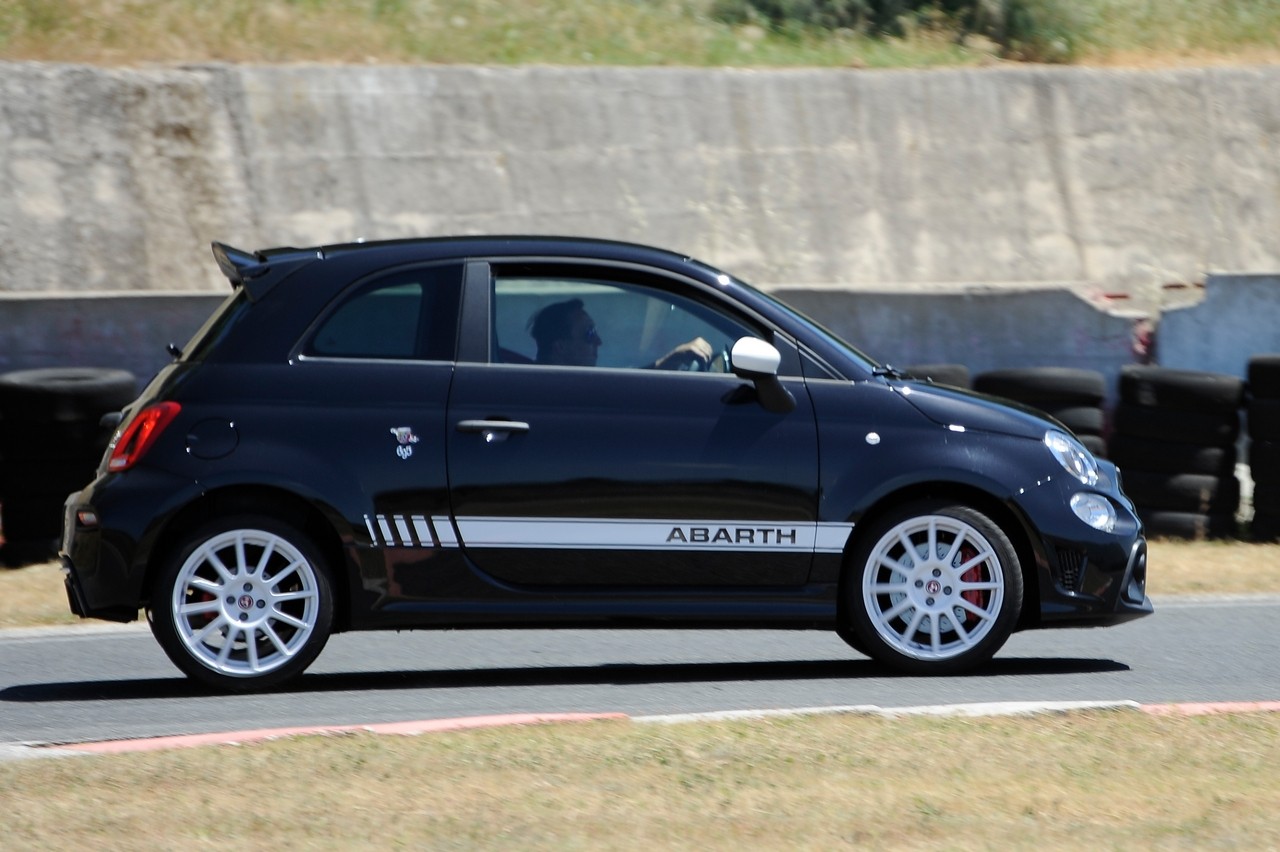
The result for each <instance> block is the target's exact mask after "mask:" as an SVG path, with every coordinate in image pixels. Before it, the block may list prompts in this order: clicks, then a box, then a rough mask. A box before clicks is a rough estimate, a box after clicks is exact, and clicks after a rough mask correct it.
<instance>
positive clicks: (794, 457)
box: [447, 262, 821, 587]
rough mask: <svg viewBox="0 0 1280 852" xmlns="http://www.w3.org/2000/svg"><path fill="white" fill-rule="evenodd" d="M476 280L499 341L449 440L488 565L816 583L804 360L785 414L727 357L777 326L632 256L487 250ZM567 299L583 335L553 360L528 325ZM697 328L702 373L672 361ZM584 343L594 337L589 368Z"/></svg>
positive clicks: (544, 581)
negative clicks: (493, 259) (524, 259)
mask: <svg viewBox="0 0 1280 852" xmlns="http://www.w3.org/2000/svg"><path fill="white" fill-rule="evenodd" d="M467 286H468V291H467V296H466V301H467V307H466V309H465V311H466V312H468V313H467V315H468V316H470V317H472V318H474V317H475V315H476V312H477V311H483V312H484V316H485V320H484V323H483V326H482V327H481V326H480V324H479V323H475V322H474V321H473V322H472V323H471V324H470V326H469V328H470V330H475V329H476V328H477V327H481V330H482V331H487V332H488V336H489V340H488V345H487V346H486V347H485V348H484V350H483V351H482V352H481V353H480V355H479V356H478V357H475V358H474V359H472V360H466V359H464V360H462V361H460V363H459V364H458V366H457V370H456V372H455V375H454V381H453V385H452V388H451V392H450V400H449V408H448V422H449V423H450V424H451V429H450V431H449V434H448V439H447V440H448V465H449V481H450V497H451V504H452V509H453V513H454V518H455V521H456V525H457V532H458V536H459V539H460V541H461V544H462V546H463V548H464V552H465V554H466V556H467V557H468V559H469V560H470V563H471V564H472V565H473V566H474V567H475V568H476V569H478V570H479V571H480V572H482V573H484V574H486V575H488V576H490V577H491V578H495V579H497V580H500V581H502V582H504V583H510V584H519V585H522V586H538V587H565V586H575V587H594V586H611V587H617V586H632V587H637V586H638V587H657V586H686V587H687V586H769V585H796V584H801V583H803V582H804V581H805V580H806V578H807V577H808V573H809V569H810V564H811V562H812V557H813V552H814V547H815V541H816V540H817V539H818V538H820V537H821V530H820V529H819V527H818V525H817V524H816V523H815V521H816V506H817V481H818V467H817V465H818V453H817V439H816V430H815V424H814V419H813V409H812V406H811V404H810V401H809V398H808V395H807V393H806V391H805V387H804V382H803V380H802V379H801V378H800V376H799V369H798V366H796V367H795V368H794V369H793V370H792V371H791V373H790V374H789V375H783V376H782V383H783V385H784V386H785V387H787V389H788V390H790V391H791V393H792V395H793V396H794V397H795V400H796V405H795V408H794V410H791V411H789V412H785V413H777V412H771V411H768V410H766V409H765V408H764V407H763V406H762V405H761V404H760V403H759V402H758V401H757V400H756V399H755V395H754V393H753V392H752V391H751V384H750V383H749V382H746V381H745V380H744V379H742V378H739V377H737V376H735V375H733V374H732V373H730V372H727V371H726V367H727V355H728V349H729V348H730V347H731V346H732V344H733V342H734V341H735V340H736V339H738V338H740V337H743V336H761V337H768V336H769V334H770V333H769V330H768V329H767V328H765V327H763V326H761V325H759V324H757V323H756V322H753V321H752V320H751V318H749V317H747V316H745V315H743V314H739V313H736V312H735V311H734V310H733V309H732V308H731V306H729V305H726V304H723V303H718V302H717V301H716V300H715V298H713V294H709V293H705V292H701V291H699V290H698V289H697V288H696V287H695V286H694V285H693V284H692V283H691V282H686V281H684V280H682V279H678V278H674V277H671V276H667V275H663V274H658V273H644V272H637V271H636V270H634V269H621V268H618V269H614V268H610V267H603V266H600V267H584V266H578V265H566V264H563V263H554V262H546V263H522V264H519V265H515V264H508V265H503V264H501V263H493V264H483V263H481V264H474V265H473V266H472V268H471V269H470V270H469V273H468V284H467ZM574 303H576V307H572V306H573V304H574ZM566 304H568V305H570V306H571V308H572V309H571V310H569V313H572V314H573V317H574V321H575V322H576V327H575V328H574V329H572V334H573V336H574V339H573V340H572V341H570V342H569V343H567V344H566V345H565V346H564V347H561V348H560V349H559V350H558V355H559V356H561V357H560V358H559V359H555V358H552V357H550V355H551V354H553V353H548V352H540V351H539V349H540V348H543V347H541V346H540V344H539V343H538V342H536V341H535V340H534V339H533V337H532V335H533V334H534V333H537V332H545V329H541V328H540V327H539V323H541V324H543V325H545V324H546V317H547V316H548V313H547V312H548V311H551V312H552V313H554V312H556V311H560V312H561V313H565V311H566V307H565V306H566ZM584 313H585V314H586V319H585V320H584V319H583V316H582V314H584ZM561 319H564V317H561ZM571 324H572V323H571ZM698 340H702V341H705V343H706V344H709V349H710V353H711V355H712V357H711V358H710V359H709V361H708V363H702V361H701V360H700V359H699V361H698V363H697V364H693V363H688V364H684V366H686V367H698V368H700V369H675V366H676V364H677V363H678V362H681V361H682V358H678V357H677V358H673V359H667V360H666V361H664V360H663V359H664V356H665V355H667V354H669V353H672V352H676V351H678V350H679V349H680V347H681V346H682V345H684V344H689V343H690V342H696V341H698ZM544 342H545V341H544ZM777 342H778V343H780V344H782V345H784V346H785V345H786V343H785V341H781V340H779V341H777ZM574 347H578V351H579V354H580V353H581V352H584V351H586V350H590V349H592V348H594V350H595V355H596V359H595V363H594V365H590V364H585V363H579V362H576V361H575V357H576V356H573V353H571V352H569V351H568V350H571V349H574ZM702 351H703V354H706V351H707V348H706V347H703V350H702ZM578 360H579V361H580V360H581V359H578ZM683 360H688V359H687V358H685V359H683ZM551 361H556V362H554V363H553V362H551ZM567 362H573V363H567Z"/></svg>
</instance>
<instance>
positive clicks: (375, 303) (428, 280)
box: [303, 266, 461, 361]
mask: <svg viewBox="0 0 1280 852" xmlns="http://www.w3.org/2000/svg"><path fill="white" fill-rule="evenodd" d="M460 281H461V269H460V268H459V267H457V266H448V267H429V268H423V269H414V270H409V271H402V272H397V273H394V274H392V275H388V276H384V277H382V278H378V279H377V280H375V281H373V282H370V283H366V284H363V285H360V286H359V287H357V288H356V289H355V290H354V291H350V292H348V293H347V294H344V296H343V297H341V301H340V302H339V304H338V306H337V307H336V308H334V309H333V310H332V311H330V312H329V314H328V315H327V316H325V317H324V318H323V319H322V320H321V321H320V323H319V325H318V327H317V328H316V330H315V332H314V333H313V334H312V335H311V338H310V340H308V342H307V345H306V346H305V347H304V350H303V352H304V354H306V355H309V356H312V357H318V358H375V359H415V360H428V361H448V360H452V359H453V352H454V338H455V336H456V333H457V321H458V293H459V287H460Z"/></svg>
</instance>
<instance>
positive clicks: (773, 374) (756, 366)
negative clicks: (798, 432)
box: [729, 337, 796, 414]
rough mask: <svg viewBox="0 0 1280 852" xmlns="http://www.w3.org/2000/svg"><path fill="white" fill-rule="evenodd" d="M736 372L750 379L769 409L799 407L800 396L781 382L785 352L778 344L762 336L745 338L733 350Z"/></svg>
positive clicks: (778, 410)
mask: <svg viewBox="0 0 1280 852" xmlns="http://www.w3.org/2000/svg"><path fill="white" fill-rule="evenodd" d="M729 363H730V364H731V365H732V367H733V374H734V375H735V376H739V377H741V378H743V379H746V380H748V381H750V382H751V383H752V384H753V385H755V388H756V397H757V398H758V399H759V401H760V405H762V406H763V407H764V409H765V410H766V411H772V412H774V413H775V414H786V413H787V412H788V411H791V410H793V409H794V408H795V407H796V398H795V397H794V396H792V395H791V391H789V390H787V389H786V388H784V387H783V386H782V382H780V381H778V366H779V365H780V364H782V354H781V353H779V352H778V349H777V347H775V346H774V345H773V344H771V343H767V342H765V341H763V340H761V339H760V338H758V337H741V338H739V339H738V341H737V342H736V343H734V344H733V349H732V350H730V352H729Z"/></svg>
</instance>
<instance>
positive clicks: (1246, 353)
mask: <svg viewBox="0 0 1280 852" xmlns="http://www.w3.org/2000/svg"><path fill="white" fill-rule="evenodd" d="M1274 236H1275V237H1276V239H1277V240H1280V234H1277V235H1274ZM1277 353H1280V275H1217V276H1213V277H1211V278H1209V280H1208V281H1206V282H1205V293H1204V299H1203V300H1201V301H1200V302H1198V303H1196V304H1192V305H1186V306H1183V307H1178V308H1172V309H1170V310H1167V311H1165V312H1164V314H1163V315H1162V316H1161V319H1160V336H1159V351H1158V353H1157V354H1158V357H1159V359H1160V363H1161V364H1162V365H1163V366H1166V367H1177V368H1179V369H1183V370H1207V371H1209V372H1213V373H1225V374H1227V375H1229V376H1244V375H1245V374H1246V370H1247V368H1248V365H1249V359H1250V358H1252V357H1253V356H1254V355H1262V354H1277Z"/></svg>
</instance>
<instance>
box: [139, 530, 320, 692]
mask: <svg viewBox="0 0 1280 852" xmlns="http://www.w3.org/2000/svg"><path fill="white" fill-rule="evenodd" d="M147 619H148V621H149V622H150V624H151V632H152V633H153V634H155V637H156V640H157V641H158V642H159V643H160V645H161V647H162V648H164V650H165V653H166V654H168V655H169V659H171V660H173V662H174V664H175V665H177V666H178V668H180V669H182V670H183V671H184V672H185V673H186V674H187V675H188V676H189V677H192V678H194V679H196V680H199V681H202V682H204V683H206V684H209V685H210V686H214V687H217V688H219V689H225V690H229V691H234V692H246V691H249V690H255V689H266V688H269V687H273V686H277V685H279V684H281V683H283V682H285V681H287V680H289V679H290V678H293V677H296V676H297V675H299V674H301V673H302V671H303V670H304V669H305V668H306V667H307V666H308V665H310V664H311V662H312V661H313V660H315V658H316V656H317V655H318V654H319V653H320V650H321V649H322V648H323V647H324V644H325V642H326V641H327V640H328V638H329V631H330V628H331V626H332V623H333V595H332V592H331V586H330V582H329V575H328V569H327V567H326V565H325V563H324V559H323V558H322V557H321V555H320V553H319V551H318V549H317V548H316V546H315V545H314V544H313V543H312V542H311V540H310V539H309V538H307V537H306V536H305V535H303V534H302V533H301V532H299V531H298V530H295V529H294V528H293V527H291V526H288V525H287V524H283V523H280V522H278V521H275V520H272V519H270V518H263V517H253V516H245V517H239V518H228V519H223V520H220V521H215V522H214V523H212V524H209V525H206V526H205V527H203V528H201V529H199V530H197V531H196V532H194V533H192V534H191V535H189V536H188V537H187V538H186V539H185V540H184V541H183V542H182V543H181V544H180V545H179V546H178V547H177V549H176V550H174V551H173V552H172V554H171V555H170V557H169V558H168V559H167V561H166V562H165V564H164V565H163V566H162V568H161V570H160V572H159V574H158V575H157V577H156V580H155V584H154V585H153V587H152V590H151V600H150V603H149V605H148V607H147Z"/></svg>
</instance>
